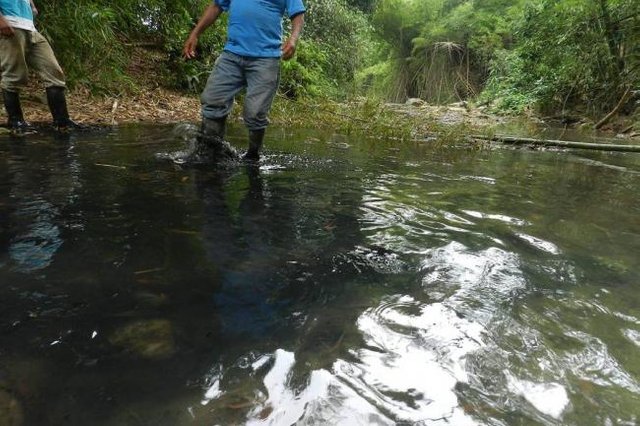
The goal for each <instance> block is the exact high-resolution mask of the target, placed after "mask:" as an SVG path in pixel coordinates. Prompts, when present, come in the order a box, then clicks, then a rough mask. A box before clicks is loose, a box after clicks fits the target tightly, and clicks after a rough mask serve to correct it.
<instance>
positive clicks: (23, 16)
mask: <svg viewBox="0 0 640 426" xmlns="http://www.w3.org/2000/svg"><path fill="white" fill-rule="evenodd" d="M0 13H1V14H2V16H4V18H5V19H6V20H7V22H8V23H9V25H11V26H12V27H14V28H20V29H23V30H29V31H35V30H36V27H35V26H34V25H33V11H32V10H31V2H29V0H0Z"/></svg>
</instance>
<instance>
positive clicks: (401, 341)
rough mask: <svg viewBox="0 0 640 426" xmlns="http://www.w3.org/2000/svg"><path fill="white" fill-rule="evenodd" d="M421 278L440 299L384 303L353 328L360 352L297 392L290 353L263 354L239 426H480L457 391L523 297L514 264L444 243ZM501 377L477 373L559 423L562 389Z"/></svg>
mask: <svg viewBox="0 0 640 426" xmlns="http://www.w3.org/2000/svg"><path fill="white" fill-rule="evenodd" d="M422 272H423V274H424V280H423V285H424V290H425V291H426V292H427V293H430V294H431V293H433V296H434V297H433V299H436V297H435V296H436V295H438V298H437V299H438V300H433V301H432V302H431V303H424V302H422V301H420V300H417V299H416V298H414V297H412V296H408V295H395V296H388V297H386V298H384V299H383V300H382V301H381V303H380V304H379V305H378V306H377V307H375V308H371V309H367V310H366V311H364V312H363V313H362V314H361V315H360V316H359V318H358V320H357V327H358V330H359V333H360V335H361V336H362V338H363V341H364V344H363V345H361V346H359V347H353V348H351V349H350V350H349V356H348V357H343V358H338V359H336V360H335V361H334V362H333V364H332V366H331V367H330V368H329V369H312V370H311V371H310V372H308V374H309V376H308V379H307V380H306V381H305V385H304V386H303V387H299V386H294V385H292V383H295V382H296V380H295V378H294V375H295V374H297V372H298V371H299V370H300V368H302V369H304V366H297V365H296V356H295V354H294V353H293V352H289V351H286V350H283V349H277V350H276V351H275V352H274V353H273V354H268V355H266V356H267V357H269V359H270V361H271V362H269V363H266V362H261V363H255V365H254V367H253V370H254V371H252V372H250V373H249V374H250V375H255V374H262V375H263V379H262V384H263V387H262V388H261V389H260V390H259V391H258V390H257V392H259V396H258V397H257V399H256V401H255V405H254V407H253V408H252V409H250V410H249V412H248V413H247V420H246V422H247V424H267V425H281V424H282V425H284V424H294V423H295V424H349V425H352V424H353V425H358V424H362V425H368V424H376V425H392V424H433V425H439V424H442V425H445V424H455V425H475V424H479V419H478V418H476V417H475V416H474V415H473V414H471V413H469V412H467V411H466V410H465V407H464V404H463V401H461V400H460V395H459V389H458V387H459V385H460V384H467V386H468V385H471V384H473V385H474V386H477V385H478V383H477V380H475V377H474V376H475V375H476V374H478V373H477V369H478V368H486V367H482V366H479V365H477V364H475V363H474V360H473V358H472V359H471V360H470V358H469V357H470V356H472V355H473V354H475V353H478V352H483V351H485V352H487V351H490V352H493V353H497V351H498V349H497V348H496V347H495V343H494V341H493V339H495V337H492V338H488V337H490V336H491V335H492V334H493V330H492V328H493V324H494V322H499V321H500V318H501V315H502V313H501V309H502V307H504V306H505V305H508V302H509V301H510V300H511V299H512V298H513V297H514V296H515V295H516V294H517V293H518V292H519V291H521V290H523V289H524V285H525V282H524V279H523V277H522V272H521V271H520V265H519V260H518V258H517V256H515V255H514V254H512V253H509V252H507V251H504V250H501V249H497V248H489V249H486V250H482V251H473V250H470V249H469V248H467V247H466V246H464V245H462V244H459V243H450V244H447V245H445V246H443V247H439V248H434V249H431V250H428V251H427V252H425V253H424V262H423V265H422ZM257 298H259V296H258V297H257ZM263 303H264V302H263ZM257 306H259V305H257ZM230 309H235V307H230ZM253 309H260V308H256V307H254V308H253ZM244 315H245V313H242V314H241V316H244ZM243 321H246V319H243ZM470 363H471V364H470ZM267 365H268V367H267ZM504 368H505V370H504V371H501V370H496V371H489V372H483V373H482V374H493V375H494V379H493V381H494V382H495V383H497V384H498V387H499V388H500V392H501V393H502V395H504V396H508V397H509V399H510V400H524V401H526V402H524V403H525V404H528V406H529V407H531V408H532V409H533V410H536V411H537V413H538V414H537V415H536V416H535V417H536V418H538V419H543V418H546V419H548V418H553V419H557V420H560V419H562V416H563V414H564V412H565V411H566V409H567V407H568V406H569V398H568V393H567V390H566V388H565V386H564V384H563V383H559V382H558V381H556V380H548V379H547V380H545V378H543V377H536V378H535V380H528V377H529V376H527V378H524V377H518V376H517V375H516V374H515V373H513V372H509V371H508V366H507V365H506V364H505V365H504ZM224 374H225V372H224V370H222V372H221V374H220V375H219V376H216V381H215V382H214V383H213V385H212V386H210V387H209V388H208V389H207V390H206V393H205V397H204V399H205V401H206V402H207V403H209V402H211V401H212V400H215V399H216V398H218V397H220V396H221V395H223V394H224V392H225V389H224V387H222V388H221V387H220V383H221V382H220V380H221V378H222V376H223V375H224Z"/></svg>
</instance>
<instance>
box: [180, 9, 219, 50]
mask: <svg viewBox="0 0 640 426" xmlns="http://www.w3.org/2000/svg"><path fill="white" fill-rule="evenodd" d="M221 13H222V8H221V7H220V6H218V5H217V4H215V3H213V4H210V5H209V6H207V8H206V9H205V10H204V12H203V13H202V16H201V17H200V20H199V21H198V24H197V25H196V27H195V28H194V29H193V30H192V31H191V34H189V38H187V41H186V42H185V43H184V47H183V48H182V55H183V56H184V57H185V58H187V59H191V58H195V56H196V47H197V46H198V37H200V34H202V33H203V32H204V30H206V29H207V28H209V27H210V26H211V25H213V23H214V22H216V20H217V19H218V16H220V14H221Z"/></svg>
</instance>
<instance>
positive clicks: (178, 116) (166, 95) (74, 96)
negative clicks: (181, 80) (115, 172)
mask: <svg viewBox="0 0 640 426" xmlns="http://www.w3.org/2000/svg"><path fill="white" fill-rule="evenodd" d="M21 98H22V109H23V110H24V115H25V119H26V120H27V121H31V122H34V123H37V122H48V121H51V115H50V113H49V109H48V107H47V102H46V97H45V95H44V90H43V89H41V88H37V87H35V86H30V87H29V88H27V89H26V90H25V91H24V92H23V93H22V96H21ZM67 103H68V106H69V114H70V115H71V117H72V118H73V119H74V120H76V121H78V122H81V123H85V124H97V125H117V124H122V123H131V122H155V123H170V122H180V121H191V122H195V121H198V120H199V119H200V100H199V99H198V96H196V95H185V94H182V93H178V92H175V91H171V90H167V89H163V88H159V87H156V88H151V89H148V90H141V91H140V93H138V94H135V95H128V96H122V97H96V96H93V97H92V96H91V95H90V94H89V93H87V92H85V91H82V90H76V91H70V92H69V93H68V95H67ZM2 115H3V116H4V111H3V113H2ZM2 121H4V120H2Z"/></svg>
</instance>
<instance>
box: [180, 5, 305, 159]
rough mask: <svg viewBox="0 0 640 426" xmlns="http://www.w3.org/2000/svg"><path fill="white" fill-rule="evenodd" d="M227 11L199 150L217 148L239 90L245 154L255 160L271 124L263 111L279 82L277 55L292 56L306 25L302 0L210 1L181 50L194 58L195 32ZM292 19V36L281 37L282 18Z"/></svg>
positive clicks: (209, 85) (209, 82) (208, 89)
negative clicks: (224, 38)
mask: <svg viewBox="0 0 640 426" xmlns="http://www.w3.org/2000/svg"><path fill="white" fill-rule="evenodd" d="M223 12H228V14H229V19H228V29H227V42H226V44H225V46H224V49H223V52H222V53H221V54H220V57H219V58H218V59H217V60H216V63H215V66H214V68H213V71H212V72H211V75H210V76H209V79H208V80H207V85H206V87H205V89H204V91H203V92H202V95H201V102H202V125H201V139H200V141H199V142H198V143H199V144H200V146H199V147H197V151H200V152H202V151H206V150H211V149H215V145H216V144H218V142H216V141H220V140H223V138H224V133H225V124H226V118H227V115H229V113H230V112H231V108H232V106H233V102H234V98H235V96H236V95H237V94H238V92H240V91H241V90H242V89H246V95H245V97H244V111H243V117H244V122H245V125H246V126H247V128H248V129H249V149H248V150H247V152H246V154H245V155H244V157H243V158H244V159H245V160H247V161H250V162H255V161H258V160H259V158H260V149H261V148H262V142H263V140H264V134H265V129H266V128H267V126H268V124H269V120H268V118H267V115H268V113H269V110H270V109H271V104H272V102H273V99H274V97H275V94H276V91H277V89H278V83H279V81H280V60H281V59H282V60H285V61H286V60H289V59H291V58H292V57H293V56H294V54H295V51H296V44H297V42H298V39H299V37H300V34H301V32H302V27H303V25H304V13H305V7H304V4H303V3H302V0H260V1H254V0H214V1H213V2H212V4H210V5H209V6H208V7H207V9H206V10H205V11H204V13H203V15H202V17H201V18H200V20H199V21H198V24H197V25H196V27H195V28H194V29H193V31H192V32H191V34H190V35H189V38H188V39H187V41H186V42H185V45H184V48H183V52H182V53H183V55H184V57H185V58H186V59H191V58H193V57H195V52H196V46H197V44H198V37H199V36H200V34H202V33H203V32H204V30H206V29H207V28H208V27H209V26H211V25H212V24H213V23H214V22H216V20H217V19H218V17H219V16H220V15H221V14H222V13H223ZM285 15H286V16H288V17H289V18H290V19H291V27H292V29H291V35H290V36H289V38H288V39H287V40H286V41H284V42H283V40H282V18H283V17H284V16H285Z"/></svg>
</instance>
